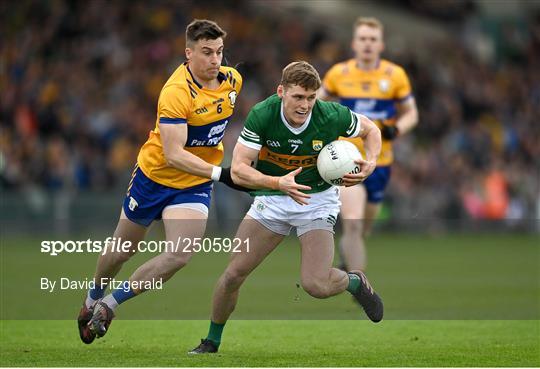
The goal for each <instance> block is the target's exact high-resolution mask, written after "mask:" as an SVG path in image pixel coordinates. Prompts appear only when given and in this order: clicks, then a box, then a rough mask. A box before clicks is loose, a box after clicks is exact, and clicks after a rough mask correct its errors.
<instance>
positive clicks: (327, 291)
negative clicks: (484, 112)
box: [190, 62, 383, 354]
mask: <svg viewBox="0 0 540 369" xmlns="http://www.w3.org/2000/svg"><path fill="white" fill-rule="evenodd" d="M320 86H321V80H320V78H319V74H318V73H317V71H316V70H315V68H313V67H312V66H311V65H310V64H308V63H306V62H295V63H291V64H289V65H288V66H287V67H285V69H284V70H283V75H282V79H281V83H280V85H279V86H278V89H277V95H273V96H271V97H269V98H268V99H266V100H265V101H263V102H261V103H259V104H257V105H255V106H254V107H253V109H252V110H251V111H250V113H249V115H248V118H247V121H246V124H245V127H244V130H243V131H242V133H241V136H240V138H239V139H238V143H237V144H236V147H235V148H234V153H233V162H232V167H231V174H232V177H233V179H234V181H235V183H238V184H239V185H242V186H245V187H248V188H253V189H254V190H255V191H253V194H254V195H255V199H254V201H253V204H252V206H251V208H250V210H249V211H248V213H247V214H246V216H245V218H244V220H243V221H242V223H241V224H240V226H239V228H238V231H237V233H236V236H235V237H236V238H238V239H240V240H242V241H243V242H247V243H248V244H249V249H245V250H243V252H241V253H236V254H234V256H233V257H232V258H231V261H230V262H229V265H228V266H227V269H226V270H225V272H224V273H223V274H222V275H221V277H220V279H219V281H218V284H217V286H216V289H215V291H214V298H213V308H212V320H211V322H210V330H209V332H208V336H207V337H206V339H204V340H202V342H201V344H200V345H199V346H198V347H196V348H195V349H194V350H192V351H191V352H190V353H193V354H201V353H213V352H217V350H218V348H219V345H220V342H221V333H222V331H223V328H224V326H225V323H226V321H227V320H228V319H229V316H230V315H231V313H232V312H233V310H234V308H235V306H236V301H237V299H238V293H239V289H240V286H241V285H242V283H243V282H244V281H245V279H246V278H247V276H248V275H249V273H251V271H253V270H254V269H255V268H256V267H257V266H258V265H259V264H260V263H261V262H262V261H263V260H264V258H265V257H266V256H267V255H269V254H270V253H271V252H272V251H273V250H274V249H275V248H276V247H277V245H279V243H280V242H281V241H282V240H283V238H284V237H285V236H286V235H288V234H289V232H290V231H291V230H293V228H294V229H295V231H296V234H297V236H298V239H299V240H300V244H301V252H302V263H301V283H302V288H304V290H305V291H306V292H307V293H308V294H310V295H311V296H313V297H316V298H328V297H330V296H334V295H337V294H340V293H342V292H344V291H345V290H347V291H349V292H350V293H351V294H352V295H353V296H354V297H355V299H356V300H357V301H358V302H359V303H360V305H361V306H362V308H363V309H364V311H365V312H366V314H367V316H368V317H369V319H371V320H372V321H373V322H379V321H380V320H381V319H382V317H383V304H382V301H381V299H380V298H379V296H378V295H377V294H376V293H375V292H374V291H373V288H372V287H371V286H370V284H369V282H368V281H367V278H366V276H365V275H364V274H363V273H362V272H360V271H352V272H350V273H346V272H344V271H341V270H339V269H335V268H333V267H332V261H333V255H334V233H333V227H334V224H335V220H336V217H337V215H338V213H339V205H340V203H339V190H338V188H337V187H333V186H330V185H328V184H326V183H325V182H324V181H323V180H322V178H321V177H320V176H319V173H318V172H317V167H316V162H317V156H318V153H319V151H320V150H321V149H322V148H323V146H324V145H325V144H327V143H329V142H331V141H334V140H336V139H337V138H338V137H339V136H346V137H355V136H359V137H362V139H363V140H364V142H365V147H366V152H367V153H366V160H363V159H361V160H358V161H357V163H358V164H359V165H360V168H361V171H360V173H358V174H347V175H346V177H345V178H344V183H345V184H346V185H355V184H357V183H359V182H361V181H362V180H363V179H365V178H366V177H367V176H368V175H369V174H370V173H371V172H372V171H373V169H374V168H375V163H376V160H377V157H378V156H379V153H380V150H381V133H380V131H379V129H378V128H377V126H375V124H374V123H373V122H372V121H370V120H369V119H367V118H366V117H364V116H362V115H357V114H354V113H351V111H350V110H349V109H348V108H346V107H343V106H341V105H339V104H335V103H328V102H319V101H317V98H316V92H317V90H318V89H319V87H320ZM254 161H257V164H256V166H255V167H254V168H253V167H251V163H252V162H254ZM286 195H288V196H286Z"/></svg>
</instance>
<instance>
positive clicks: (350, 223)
mask: <svg viewBox="0 0 540 369" xmlns="http://www.w3.org/2000/svg"><path fill="white" fill-rule="evenodd" d="M363 222H364V221H363V220H362V219H347V220H344V221H343V231H344V232H345V233H348V234H358V235H360V236H361V237H363V236H364V235H363V231H364V230H363V228H364V227H363Z"/></svg>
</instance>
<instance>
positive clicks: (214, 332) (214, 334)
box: [206, 321, 225, 347]
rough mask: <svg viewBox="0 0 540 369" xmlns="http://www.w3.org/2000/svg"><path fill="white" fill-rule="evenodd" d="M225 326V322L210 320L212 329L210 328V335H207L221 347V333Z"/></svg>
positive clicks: (208, 338)
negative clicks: (219, 322)
mask: <svg viewBox="0 0 540 369" xmlns="http://www.w3.org/2000/svg"><path fill="white" fill-rule="evenodd" d="M224 327H225V323H223V324H218V323H214V322H213V321H210V329H209V330H208V337H206V339H207V340H210V341H212V342H213V343H215V344H216V346H217V347H219V344H220V343H221V334H222V333H223V328H224Z"/></svg>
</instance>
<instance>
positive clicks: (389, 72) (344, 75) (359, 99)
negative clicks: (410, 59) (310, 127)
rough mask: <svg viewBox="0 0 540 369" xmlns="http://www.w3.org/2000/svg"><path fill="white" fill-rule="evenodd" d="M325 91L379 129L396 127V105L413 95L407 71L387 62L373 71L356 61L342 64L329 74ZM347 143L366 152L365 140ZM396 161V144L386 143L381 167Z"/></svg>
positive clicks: (325, 82)
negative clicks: (359, 65) (359, 66)
mask: <svg viewBox="0 0 540 369" xmlns="http://www.w3.org/2000/svg"><path fill="white" fill-rule="evenodd" d="M323 88H324V89H325V90H326V91H327V92H328V93H329V94H331V95H334V96H337V97H338V98H339V102H340V103H341V104H342V105H345V106H347V107H348V108H349V109H351V110H352V111H354V112H356V113H360V114H363V115H365V116H367V117H368V118H370V119H371V120H372V121H374V122H375V123H376V124H377V125H378V126H379V128H380V127H381V126H382V124H388V125H393V124H395V122H396V115H397V110H396V103H397V102H401V101H405V100H406V99H408V98H409V97H411V96H412V92H411V85H410V82H409V78H408V77H407V74H406V73H405V71H404V70H403V68H402V67H400V66H399V65H397V64H394V63H391V62H389V61H388V60H384V59H381V60H380V61H379V64H378V66H377V68H375V69H373V70H363V69H360V68H358V67H357V64H356V60H354V59H350V60H347V61H344V62H342V63H338V64H336V65H334V66H333V67H332V68H330V70H329V71H328V72H327V73H326V75H325V77H324V79H323ZM347 140H348V141H351V142H353V143H354V144H355V145H356V146H357V147H358V148H359V149H360V151H361V152H362V153H364V150H363V144H362V139H360V138H352V139H347ZM393 159H394V157H393V153H392V142H391V141H389V140H383V143H382V148H381V155H380V156H379V160H378V161H377V165H378V166H386V165H390V164H391V163H392V162H393Z"/></svg>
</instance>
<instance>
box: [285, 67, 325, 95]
mask: <svg viewBox="0 0 540 369" xmlns="http://www.w3.org/2000/svg"><path fill="white" fill-rule="evenodd" d="M280 84H281V85H282V86H284V87H287V86H292V85H298V86H300V87H303V88H304V89H306V90H318V89H319V87H321V77H319V73H318V72H317V70H316V69H315V68H314V67H313V66H312V65H311V64H309V63H308V62H305V61H297V62H293V63H290V64H289V65H287V66H286V67H285V68H283V74H282V75H281V82H280Z"/></svg>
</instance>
